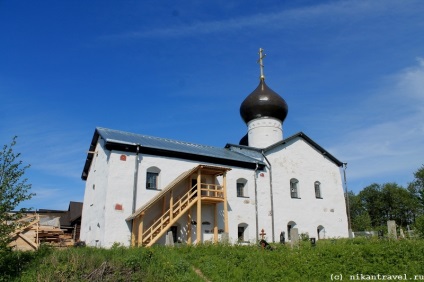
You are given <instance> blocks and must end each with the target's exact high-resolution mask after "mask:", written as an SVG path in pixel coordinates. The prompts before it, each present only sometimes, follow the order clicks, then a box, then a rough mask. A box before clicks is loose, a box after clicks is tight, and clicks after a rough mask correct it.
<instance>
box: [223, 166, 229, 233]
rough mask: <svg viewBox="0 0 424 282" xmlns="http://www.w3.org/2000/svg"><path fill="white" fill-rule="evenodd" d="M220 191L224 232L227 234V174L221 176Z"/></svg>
mask: <svg viewBox="0 0 424 282" xmlns="http://www.w3.org/2000/svg"><path fill="white" fill-rule="evenodd" d="M222 182H223V183H222V189H223V190H224V232H225V233H227V234H228V202H227V173H226V172H224V174H223V175H222Z"/></svg>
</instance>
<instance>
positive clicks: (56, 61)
mask: <svg viewBox="0 0 424 282" xmlns="http://www.w3.org/2000/svg"><path fill="white" fill-rule="evenodd" d="M423 30H424V1H420V0H417V1H413V0H411V1H409V0H404V1H391V0H384V1H378V0H370V1H366V0H364V1H361V0H355V1H308V0H299V1H279V0H275V1H273V0H263V1H256V2H253V1H241V0H240V1H232V0H225V1H220V0H218V1H146V0H145V1H0V36H1V40H0V144H8V143H10V141H11V139H12V137H13V136H14V135H17V136H18V145H17V146H16V148H15V149H16V151H18V152H21V153H22V160H23V161H24V162H25V163H29V164H31V168H30V169H29V170H28V172H27V174H26V176H27V177H28V179H29V182H30V183H31V184H32V191H33V192H35V193H37V196H36V197H34V198H33V199H32V200H30V201H28V202H25V203H24V204H23V206H29V207H33V208H36V209H40V208H47V209H67V207H68V204H69V201H82V200H83V194H84V185H85V182H84V181H82V180H81V178H80V177H81V172H82V169H83V166H84V161H85V158H86V152H87V150H88V147H89V144H90V141H91V138H92V135H93V133H94V129H95V127H96V126H101V127H107V128H112V129H118V130H124V131H130V132H135V133H141V134H146V135H153V136H159V137H166V138H171V139H177V140H183V141H189V142H194V143H200V144H206V145H212V146H218V147H223V146H224V145H225V144H226V143H238V141H239V140H240V138H241V137H242V136H243V135H244V134H245V133H246V126H245V124H244V123H243V121H242V119H241V118H240V115H239V107H240V104H241V102H242V101H243V99H244V98H245V97H246V96H247V95H248V94H250V93H251V92H252V91H253V90H254V89H255V88H256V86H257V84H258V82H259V67H258V64H257V63H256V60H257V58H258V55H257V53H258V49H259V48H260V47H262V48H264V49H265V53H266V54H267V57H266V59H265V60H264V64H265V76H266V82H267V84H268V86H269V87H271V88H272V89H273V90H274V91H276V92H277V93H279V94H280V95H281V96H282V97H283V98H284V99H285V100H286V101H287V103H288V105H289V114H288V117H287V119H286V120H285V122H284V126H283V127H284V136H285V137H288V136H290V135H292V134H295V133H297V132H299V131H303V132H304V133H306V134H307V135H308V136H310V137H311V138H312V139H314V140H315V141H316V142H317V143H318V144H320V145H321V146H322V147H324V148H326V149H327V150H328V151H330V152H331V153H332V154H333V155H335V156H336V157H337V158H338V159H339V160H341V161H343V162H347V163H348V168H347V177H348V187H349V190H353V191H355V192H358V191H360V190H361V189H362V188H364V187H366V186H367V185H369V184H371V183H374V182H376V183H381V184H382V183H386V182H396V183H398V184H400V185H404V186H406V185H407V183H408V182H410V181H411V180H412V179H413V172H414V171H416V170H417V169H418V168H419V167H421V166H422V165H423V164H424V158H423V157H424V146H423V143H424V123H423V121H424V36H423Z"/></svg>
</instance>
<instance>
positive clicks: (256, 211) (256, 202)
mask: <svg viewBox="0 0 424 282" xmlns="http://www.w3.org/2000/svg"><path fill="white" fill-rule="evenodd" d="M257 171H258V163H256V168H255V172H254V173H253V179H255V213H256V242H259V238H258V236H259V222H258V184H257V181H256V178H257V176H258V174H257Z"/></svg>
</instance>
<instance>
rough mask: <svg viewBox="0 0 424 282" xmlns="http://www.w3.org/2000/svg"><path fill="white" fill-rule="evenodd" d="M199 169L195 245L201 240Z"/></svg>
mask: <svg viewBox="0 0 424 282" xmlns="http://www.w3.org/2000/svg"><path fill="white" fill-rule="evenodd" d="M201 179H202V174H201V168H199V170H198V171H197V225H196V227H197V229H196V233H197V234H196V244H200V243H201V240H202V197H201V193H202V191H201V189H200V188H201V186H202V185H201V184H200V182H201Z"/></svg>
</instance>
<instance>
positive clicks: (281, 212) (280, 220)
mask: <svg viewBox="0 0 424 282" xmlns="http://www.w3.org/2000/svg"><path fill="white" fill-rule="evenodd" d="M267 158H268V159H269V160H270V162H271V165H272V173H273V194H274V215H275V238H276V240H277V238H279V234H280V232H281V231H285V233H286V238H287V235H288V234H287V224H288V223H289V222H290V221H293V222H295V223H296V226H295V227H297V228H298V230H299V234H301V233H308V235H309V236H310V237H315V238H318V234H317V228H318V226H323V227H324V230H325V231H324V232H323V233H321V234H320V235H321V238H323V237H324V235H325V238H337V237H348V222H347V214H346V204H345V199H344V192H343V182H342V175H341V170H340V168H339V167H338V166H337V165H336V164H335V163H334V162H332V161H331V160H330V159H328V158H327V157H326V156H325V155H323V154H321V153H320V152H319V151H317V150H316V149H315V148H314V147H312V146H311V145H310V144H308V143H307V142H305V141H304V140H303V139H302V138H297V139H295V140H292V141H290V142H289V143H287V144H284V145H281V146H279V147H278V148H276V149H274V150H273V151H272V152H269V153H268V156H267ZM291 178H296V179H297V180H298V181H299V184H298V187H299V191H298V192H299V199H292V198H291V194H290V179H291ZM315 181H319V182H320V183H321V195H322V199H317V198H316V197H315V188H314V183H315Z"/></svg>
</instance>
